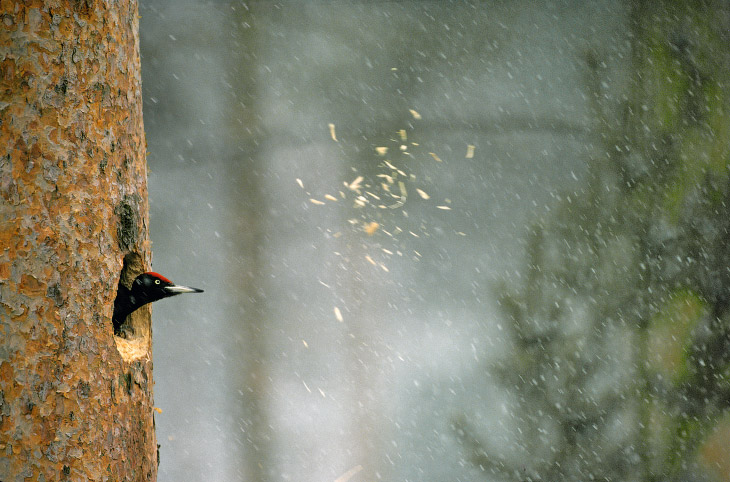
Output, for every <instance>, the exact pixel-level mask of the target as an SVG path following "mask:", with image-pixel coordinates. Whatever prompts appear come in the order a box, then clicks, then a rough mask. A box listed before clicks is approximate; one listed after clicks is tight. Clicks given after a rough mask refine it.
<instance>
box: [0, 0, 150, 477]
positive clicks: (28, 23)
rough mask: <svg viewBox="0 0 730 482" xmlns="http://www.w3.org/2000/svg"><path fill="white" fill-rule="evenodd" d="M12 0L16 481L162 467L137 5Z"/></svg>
mask: <svg viewBox="0 0 730 482" xmlns="http://www.w3.org/2000/svg"><path fill="white" fill-rule="evenodd" d="M0 5H1V10H2V22H0V32H1V33H0V66H1V67H0V68H1V70H0V75H1V77H0V79H1V80H0V87H1V93H0V122H1V123H2V129H1V130H0V142H1V144H0V156H1V157H0V227H1V229H0V480H2V481H3V482H10V481H16V480H18V481H24V480H94V481H100V480H110V481H111V480H114V481H118V480H135V481H137V480H148V481H154V480H155V479H156V475H157V446H156V439H155V433H154V418H153V406H152V385H153V383H152V360H151V338H150V335H151V331H150V311H149V309H142V310H138V312H137V313H135V315H134V316H132V317H131V318H132V320H131V323H130V324H131V329H130V336H129V338H127V339H121V338H115V337H114V336H113V333H112V324H111V314H112V306H113V302H114V296H115V294H116V288H117V284H118V281H119V279H120V274H121V276H122V277H123V278H122V279H123V280H124V282H125V283H128V282H129V281H130V279H131V278H132V277H134V276H135V275H136V274H138V273H139V272H141V271H143V270H144V268H145V267H148V266H149V261H150V257H151V255H150V247H149V241H148V239H149V238H148V230H147V225H148V205H147V185H146V178H147V173H146V164H145V138H144V132H143V129H142V98H141V86H140V70H139V69H140V61H139V38H138V15H137V3H136V2H135V1H130V0H119V1H117V2H111V3H109V2H93V1H91V0H85V1H62V0H55V1H53V0H44V1H41V0H36V1H24V2H13V1H2V2H1V3H0ZM123 267H124V270H123V269H122V268H123Z"/></svg>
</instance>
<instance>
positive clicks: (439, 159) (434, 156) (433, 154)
mask: <svg viewBox="0 0 730 482" xmlns="http://www.w3.org/2000/svg"><path fill="white" fill-rule="evenodd" d="M429 154H431V157H433V158H434V159H436V161H438V162H443V161H441V158H440V157H439V156H437V155H436V154H435V153H433V152H429Z"/></svg>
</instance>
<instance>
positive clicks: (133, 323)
mask: <svg viewBox="0 0 730 482" xmlns="http://www.w3.org/2000/svg"><path fill="white" fill-rule="evenodd" d="M144 271H145V267H144V262H143V260H142V256H141V255H140V254H139V253H137V252H131V253H128V254H126V255H125V256H124V262H123V265H122V271H121V273H120V274H119V287H118V288H117V296H119V292H120V290H121V288H122V287H123V288H125V289H130V288H131V287H132V282H133V281H134V279H135V278H136V277H137V276H139V275H140V274H142V273H143V272H144ZM115 300H116V297H115ZM151 320H152V317H151V311H150V306H149V305H145V306H142V307H140V308H138V309H137V310H135V311H134V312H132V313H131V314H129V315H128V316H127V318H126V319H125V320H124V322H123V323H122V324H121V325H120V326H119V327H114V341H115V342H116V345H117V350H118V351H119V353H120V354H121V355H122V358H123V359H124V360H125V361H131V360H136V359H139V358H143V357H145V356H148V354H149V349H150V346H151V341H152V337H151V329H150V325H151Z"/></svg>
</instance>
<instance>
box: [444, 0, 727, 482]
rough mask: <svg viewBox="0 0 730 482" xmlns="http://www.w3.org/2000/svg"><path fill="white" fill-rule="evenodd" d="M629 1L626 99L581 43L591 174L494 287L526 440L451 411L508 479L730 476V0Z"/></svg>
mask: <svg viewBox="0 0 730 482" xmlns="http://www.w3.org/2000/svg"><path fill="white" fill-rule="evenodd" d="M630 5H631V18H630V22H631V25H632V31H631V41H632V56H633V59H632V69H633V72H632V80H631V84H630V86H629V87H628V89H629V91H628V92H627V93H626V95H625V96H624V99H623V100H622V101H621V102H620V103H617V104H615V105H614V104H612V103H610V102H608V101H607V100H606V99H608V98H609V96H608V95H607V94H606V92H604V90H605V89H604V88H603V82H602V74H601V69H602V62H601V60H600V59H601V55H600V53H599V52H597V51H594V50H589V51H588V52H587V53H586V55H585V61H586V62H585V63H586V66H587V68H586V72H587V76H586V78H587V81H586V84H587V89H586V90H587V92H588V95H589V99H590V109H591V114H592V116H593V118H594V120H595V121H594V133H595V137H596V138H597V139H599V140H600V142H597V146H596V151H595V152H594V153H592V155H590V159H589V170H590V173H589V177H588V181H587V185H586V186H585V188H583V189H582V190H581V191H580V192H575V193H571V194H569V195H568V194H565V195H563V196H562V199H561V201H560V203H559V208H558V210H557V213H556V214H555V215H554V216H552V217H550V218H548V219H540V220H538V221H537V222H536V223H535V224H534V226H533V227H532V229H531V232H530V234H529V237H528V238H529V239H528V242H527V266H526V269H525V271H524V272H525V277H524V282H523V284H522V285H521V286H517V287H516V288H510V287H508V286H501V287H499V288H498V289H497V290H496V291H497V300H498V304H499V306H500V308H501V310H502V317H503V319H504V320H505V321H506V322H507V323H506V324H505V330H506V332H507V338H508V340H509V342H510V344H511V350H510V354H509V356H507V357H506V358H505V359H503V360H500V361H499V362H498V363H496V364H494V365H493V366H491V367H489V371H490V373H491V374H492V375H494V376H495V378H496V380H497V381H498V383H499V384H500V385H501V386H502V387H504V389H505V390H506V391H507V392H508V393H509V394H510V395H511V397H512V400H513V401H514V403H513V404H512V405H511V406H510V408H511V410H510V418H511V422H510V423H511V424H512V426H513V427H514V428H515V429H516V431H517V432H518V434H516V435H515V438H516V440H517V442H516V444H514V447H515V448H516V449H517V450H516V453H511V454H505V450H504V448H502V449H501V450H498V447H496V444H495V442H494V441H490V440H489V439H488V437H487V436H486V435H483V434H480V433H479V432H478V430H477V428H476V427H475V426H474V425H473V424H471V423H470V422H469V420H468V414H464V415H461V416H458V417H456V418H455V420H454V421H453V423H454V430H455V432H456V435H457V437H458V439H459V440H460V442H461V443H462V446H463V447H464V450H465V451H466V454H467V458H469V459H470V460H471V461H472V463H474V464H475V465H477V466H479V467H481V468H482V470H485V471H488V472H490V473H492V474H494V475H496V476H498V477H499V478H501V479H503V480H589V479H590V480H642V481H654V480H679V479H683V478H686V477H690V476H691V477H693V478H694V480H728V479H729V478H730V451H729V450H728V448H727V443H726V442H727V437H726V436H724V435H723V434H725V435H728V434H730V313H729V308H730V180H729V177H728V167H730V86H728V83H727V82H728V78H730V75H729V74H730V48H729V47H728V46H729V45H730V29H728V28H727V27H728V26H729V25H730V6H728V5H727V4H722V3H718V2H714V3H713V2H709V4H708V5H704V4H699V3H696V2H686V3H681V2H669V1H655V2H644V3H635V4H630ZM616 112H618V114H616ZM718 434H719V435H718ZM723 440H724V441H725V442H724V443H723Z"/></svg>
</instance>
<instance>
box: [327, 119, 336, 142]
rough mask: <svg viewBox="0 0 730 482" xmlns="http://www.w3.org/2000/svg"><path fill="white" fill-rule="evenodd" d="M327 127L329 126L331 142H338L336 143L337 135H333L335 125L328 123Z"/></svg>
mask: <svg viewBox="0 0 730 482" xmlns="http://www.w3.org/2000/svg"><path fill="white" fill-rule="evenodd" d="M328 125H329V128H330V136H331V137H332V140H333V141H335V142H338V141H337V135H336V134H335V125H334V124H332V123H329V124H328Z"/></svg>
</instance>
